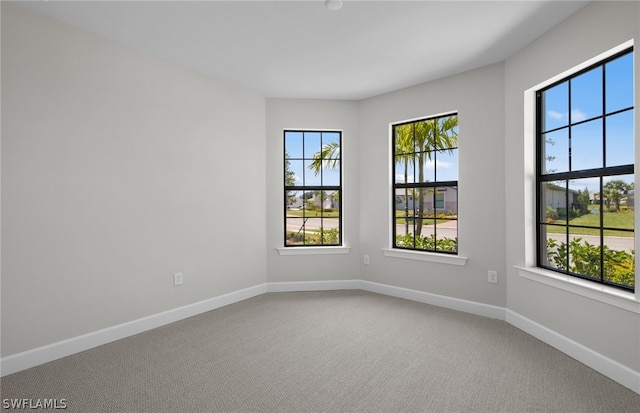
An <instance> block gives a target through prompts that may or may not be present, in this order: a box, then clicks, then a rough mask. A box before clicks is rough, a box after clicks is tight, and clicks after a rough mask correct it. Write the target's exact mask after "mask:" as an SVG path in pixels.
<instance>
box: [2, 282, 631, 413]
mask: <svg viewBox="0 0 640 413" xmlns="http://www.w3.org/2000/svg"><path fill="white" fill-rule="evenodd" d="M0 386H1V387H0V388H1V390H2V398H34V399H35V398H41V399H42V398H58V399H60V398H64V399H66V401H67V406H68V407H67V411H73V412H172V413H173V412H606V413H613V412H634V413H637V412H639V411H640V395H638V394H636V393H634V392H632V391H631V390H629V389H626V388H625V387H623V386H621V385H619V384H617V383H615V382H614V381H612V380H610V379H608V378H607V377H605V376H603V375H601V374H599V373H597V372H596V371H594V370H592V369H590V368H589V367H586V366H584V365H583V364H580V363H578V362H576V361H575V360H573V359H571V358H570V357H568V356H566V355H564V354H563V353H560V352H559V351H557V350H555V349H553V348H551V347H550V346H548V345H546V344H544V343H542V342H540V341H538V340H537V339H535V338H533V337H531V336H529V335H527V334H526V333H524V332H522V331H520V330H518V329H516V328H514V327H512V326H510V325H509V324H507V323H505V322H503V321H498V320H492V319H487V318H483V317H479V316H474V315H470V314H465V313H460V312H456V311H451V310H447V309H442V308H438V307H433V306H429V305H425V304H421V303H416V302H412V301H406V300H401V299H396V298H392V297H386V296H382V295H377V294H372V293H368V292H363V291H332V292H305V293H271V294H265V295H261V296H258V297H254V298H252V299H249V300H246V301H243V302H240V303H236V304H233V305H230V306H227V307H224V308H221V309H218V310H215V311H211V312H208V313H205V314H202V315H199V316H196V317H192V318H190V319H187V320H184V321H180V322H177V323H174V324H171V325H168V326H165V327H161V328H158V329H155V330H152V331H149V332H145V333H142V334H139V335H136V336H134V337H130V338H127V339H124V340H120V341H117V342H114V343H110V344H107V345H104V346H101V347H98V348H95V349H92V350H89V351H85V352H83V353H79V354H76V355H73V356H71V357H67V358H64V359H61V360H57V361H54V362H51V363H47V364H45V365H42V366H38V367H35V368H32V369H29V370H26V371H23V372H19V373H16V374H13V375H9V376H6V377H4V378H2V380H1V382H0Z"/></svg>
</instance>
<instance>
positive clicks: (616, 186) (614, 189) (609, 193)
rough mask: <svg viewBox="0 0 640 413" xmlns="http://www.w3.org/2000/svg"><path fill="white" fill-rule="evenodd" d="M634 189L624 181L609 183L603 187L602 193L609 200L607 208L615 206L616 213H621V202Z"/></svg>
mask: <svg viewBox="0 0 640 413" xmlns="http://www.w3.org/2000/svg"><path fill="white" fill-rule="evenodd" d="M631 188H632V187H631V186H630V185H629V184H627V183H626V182H624V181H621V180H615V181H609V182H607V183H606V184H604V186H603V187H602V192H603V193H604V197H605V199H606V200H607V206H609V207H611V203H613V205H614V209H615V210H616V211H620V200H621V199H622V198H623V196H626V195H627V194H628V193H629V190H630V189H631Z"/></svg>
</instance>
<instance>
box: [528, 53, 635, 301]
mask: <svg viewBox="0 0 640 413" xmlns="http://www.w3.org/2000/svg"><path fill="white" fill-rule="evenodd" d="M633 88H634V86H633V52H632V50H630V49H629V50H626V51H624V52H622V53H619V54H617V55H615V56H612V57H611V58H609V59H606V60H604V61H602V62H600V63H598V64H597V65H594V66H591V67H589V68H587V69H585V70H582V71H580V72H578V73H576V74H574V75H572V76H569V77H568V78H565V79H562V80H561V81H559V82H556V83H554V84H552V85H550V86H548V87H546V88H545V89H542V90H540V91H538V92H537V146H538V149H537V153H538V156H537V200H538V208H537V209H538V211H537V219H538V225H537V227H538V231H537V235H538V266H540V267H544V268H547V269H551V270H554V271H557V272H561V273H565V274H570V275H573V276H576V277H581V278H585V279H588V280H592V281H595V282H599V283H602V284H608V285H612V286H616V287H619V288H623V289H627V290H632V291H633V290H634V284H635V266H634V258H635V244H634V222H635V221H634V220H635V192H634V124H633V123H634V121H633V118H634V107H633Z"/></svg>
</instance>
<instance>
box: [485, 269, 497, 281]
mask: <svg viewBox="0 0 640 413" xmlns="http://www.w3.org/2000/svg"><path fill="white" fill-rule="evenodd" d="M487 281H489V282H490V283H494V284H497V283H498V271H492V270H489V271H488V279H487Z"/></svg>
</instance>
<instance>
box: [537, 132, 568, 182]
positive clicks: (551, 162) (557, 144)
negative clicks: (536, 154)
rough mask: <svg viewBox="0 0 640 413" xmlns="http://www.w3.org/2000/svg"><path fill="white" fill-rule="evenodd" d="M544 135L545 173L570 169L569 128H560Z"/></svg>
mask: <svg viewBox="0 0 640 413" xmlns="http://www.w3.org/2000/svg"><path fill="white" fill-rule="evenodd" d="M542 136H543V139H544V145H543V149H544V152H543V154H542V156H543V158H542V161H543V168H542V170H543V173H544V174H550V173H556V172H567V171H568V170H569V130H568V129H560V130H558V131H555V132H550V133H547V134H544V135H542Z"/></svg>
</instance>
